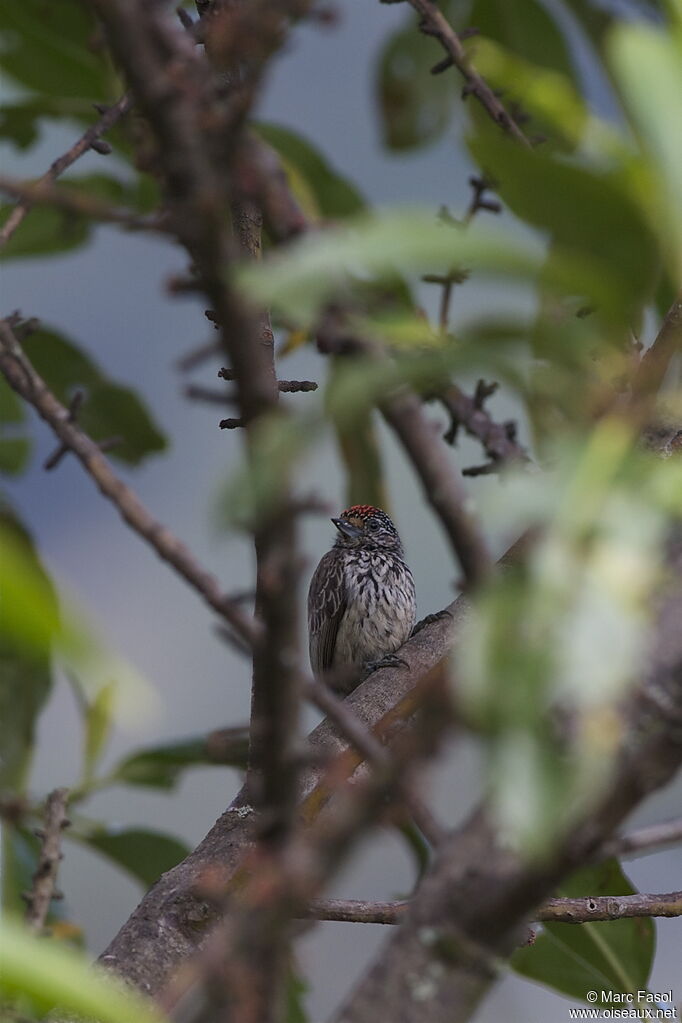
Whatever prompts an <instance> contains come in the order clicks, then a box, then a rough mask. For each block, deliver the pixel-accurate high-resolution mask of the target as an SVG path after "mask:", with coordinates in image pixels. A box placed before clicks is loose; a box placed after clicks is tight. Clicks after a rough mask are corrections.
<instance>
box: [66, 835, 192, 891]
mask: <svg viewBox="0 0 682 1023" xmlns="http://www.w3.org/2000/svg"><path fill="white" fill-rule="evenodd" d="M73 837H74V838H76V837H77V838H78V839H79V840H81V841H83V842H85V844H86V845H88V846H90V848H92V849H96V850H97V851H98V852H100V853H102V854H103V855H104V856H106V857H108V859H110V860H113V861H114V863H116V864H118V866H119V867H122V868H123V869H124V870H127V871H128V873H129V874H132V875H133V877H134V878H136V879H137V880H138V881H141V882H142V883H143V884H144V885H146V886H147V887H150V886H151V885H153V884H154V883H155V882H156V881H158V879H159V878H160V877H161V875H162V874H163V873H165V871H167V870H170V869H171V867H174V866H175V865H176V864H177V863H179V862H180V860H183V859H184V858H185V856H188V855H189V852H190V850H189V847H188V846H187V845H185V843H184V842H180V841H179V840H178V839H177V838H173V837H172V836H171V835H164V834H162V833H161V832H159V831H150V830H148V829H146V828H124V829H121V830H120V831H113V830H106V829H105V828H101V829H97V830H95V831H92V832H91V833H90V834H85V835H78V836H76V835H75V833H74V836H73Z"/></svg>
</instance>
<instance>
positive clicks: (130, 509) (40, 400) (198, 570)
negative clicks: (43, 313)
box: [0, 320, 258, 645]
mask: <svg viewBox="0 0 682 1023" xmlns="http://www.w3.org/2000/svg"><path fill="white" fill-rule="evenodd" d="M0 371H2V373H3V375H4V377H5V379H6V380H7V382H8V384H9V385H10V387H12V388H13V389H14V390H15V391H16V392H17V394H19V395H21V397H22V398H24V400H25V401H27V402H28V403H29V404H30V405H32V406H33V408H34V409H35V410H36V412H37V413H38V415H39V416H40V417H41V419H44V420H45V422H46V423H47V424H48V425H49V426H50V427H51V428H52V430H53V431H54V433H55V434H56V436H57V437H58V438H59V440H60V441H61V442H62V444H64V445H65V446H66V447H68V448H69V449H70V450H71V451H73V453H74V454H75V455H76V457H77V458H78V460H79V461H80V463H81V465H82V466H83V468H84V469H85V471H86V472H87V473H88V475H90V476H91V477H92V479H93V480H94V481H95V483H96V484H97V486H98V487H99V489H100V491H101V492H102V493H103V494H104V496H105V497H106V498H108V500H109V501H111V503H112V504H113V505H114V507H115V508H116V509H117V510H118V512H119V514H120V515H121V517H122V518H123V520H124V521H125V522H126V523H127V524H128V525H129V526H130V527H131V529H133V530H134V532H136V533H137V534H138V535H139V536H140V537H142V539H143V540H145V541H146V542H147V543H148V544H149V545H150V547H152V548H153V549H154V550H155V551H156V553H157V554H158V555H159V557H160V558H162V559H163V560H164V561H166V562H167V563H168V564H169V565H171V566H172V567H173V568H174V569H175V570H176V572H178V574H179V575H181V576H182V578H183V579H184V580H185V581H186V582H188V583H189V584H190V586H191V587H192V588H193V589H194V590H196V591H197V592H198V593H199V594H200V595H201V597H203V599H204V600H205V601H206V603H207V604H209V605H210V606H211V607H212V608H213V610H214V611H217V612H218V614H219V615H220V616H221V617H222V618H224V619H225V621H226V622H227V623H228V625H230V626H231V627H232V628H233V629H234V630H235V631H236V632H237V633H238V634H239V635H240V636H241V637H242V638H244V639H245V640H246V641H247V642H248V643H249V644H251V645H252V644H253V643H254V642H255V640H256V637H257V635H258V630H257V629H256V627H255V625H254V623H253V621H252V620H251V618H250V617H249V616H248V615H246V614H245V613H244V612H243V611H242V609H241V608H240V607H239V605H238V604H236V603H234V602H233V601H231V600H230V598H229V597H228V596H227V595H226V594H225V593H224V592H223V591H222V590H221V589H220V587H219V585H218V581H217V579H216V578H215V576H214V575H212V574H211V573H210V572H207V571H206V570H205V569H204V568H202V567H201V565H200V564H199V563H198V562H197V560H196V559H195V558H194V556H193V555H192V554H191V552H190V551H189V550H188V548H187V547H186V546H185V545H184V544H183V543H182V541H180V540H179V539H178V538H177V537H176V536H174V535H173V534H172V533H171V532H170V530H169V529H167V528H166V527H165V526H164V525H162V524H161V522H159V521H158V519H155V518H154V517H153V516H152V515H151V514H150V513H149V512H148V511H147V509H146V508H145V507H144V505H143V504H142V503H141V502H140V500H139V499H138V497H137V496H136V495H135V494H134V492H133V491H132V490H131V489H130V488H129V487H128V486H126V484H125V483H124V482H123V480H121V479H120V478H119V477H118V476H116V474H115V473H114V471H113V469H112V467H111V465H110V464H109V462H108V461H107V459H106V458H105V457H104V455H103V454H102V452H101V451H100V449H99V447H98V445H97V444H96V443H95V442H94V441H93V440H91V439H90V437H88V436H87V434H85V433H84V432H83V431H82V430H81V428H80V427H79V426H78V425H77V424H76V423H74V422H72V421H71V416H70V413H69V410H68V409H67V408H65V407H64V406H63V405H62V404H61V403H60V402H59V401H57V399H56V398H55V396H54V394H52V392H51V391H50V390H49V388H48V386H47V384H46V383H45V381H44V380H43V379H42V377H40V376H39V375H38V374H37V373H36V371H35V370H34V368H33V366H32V365H31V363H30V362H29V360H28V358H27V357H26V355H25V353H24V351H23V349H22V347H21V345H20V344H19V341H18V340H17V338H16V336H15V334H14V331H13V327H12V324H11V323H10V322H9V321H7V320H0Z"/></svg>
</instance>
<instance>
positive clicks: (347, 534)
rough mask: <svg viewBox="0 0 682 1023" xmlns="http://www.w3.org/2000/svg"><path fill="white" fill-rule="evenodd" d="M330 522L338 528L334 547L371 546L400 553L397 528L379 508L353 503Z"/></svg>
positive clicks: (400, 545) (400, 547)
mask: <svg viewBox="0 0 682 1023" xmlns="http://www.w3.org/2000/svg"><path fill="white" fill-rule="evenodd" d="M332 522H333V523H334V525H335V526H336V528H337V530H338V536H337V538H336V543H335V546H336V547H351V548H352V547H355V548H357V547H371V548H375V549H376V548H379V549H383V550H389V551H397V552H398V553H402V549H403V548H402V544H401V542H400V537H399V536H398V530H397V529H396V528H395V526H394V525H393V523H392V521H391V519H390V518H389V517H388V515H387V514H386V512H385V511H382V510H381V508H373V507H372V505H371V504H354V505H353V507H352V508H347V509H346V511H344V512H341V515H340V516H339V517H338V519H332Z"/></svg>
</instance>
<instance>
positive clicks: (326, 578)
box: [308, 550, 347, 675]
mask: <svg viewBox="0 0 682 1023" xmlns="http://www.w3.org/2000/svg"><path fill="white" fill-rule="evenodd" d="M346 601H347V595H346V583H345V579H344V573H343V560H342V558H341V557H340V556H339V552H338V551H336V550H331V551H327V553H326V554H325V555H324V557H323V558H322V560H321V561H320V563H319V565H318V566H317V568H316V569H315V574H314V575H313V578H312V580H311V582H310V589H309V591H308V639H309V647H310V664H311V667H312V669H313V671H314V673H315V674H316V675H320V674H322V673H323V672H325V671H329V669H330V668H331V667H332V661H333V658H334V648H335V646H336V637H337V635H338V631H339V625H340V623H341V619H342V618H343V615H344V612H345V610H346Z"/></svg>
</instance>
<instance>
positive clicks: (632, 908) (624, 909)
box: [535, 892, 682, 924]
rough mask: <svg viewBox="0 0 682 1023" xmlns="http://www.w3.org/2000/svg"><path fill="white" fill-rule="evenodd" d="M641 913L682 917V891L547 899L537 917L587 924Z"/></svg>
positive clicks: (546, 921)
mask: <svg viewBox="0 0 682 1023" xmlns="http://www.w3.org/2000/svg"><path fill="white" fill-rule="evenodd" d="M638 916H669V917H671V916H682V892H666V893H665V894H662V895H639V894H637V895H598V896H597V895H595V896H592V895H588V896H585V897H584V898H580V899H548V900H547V902H545V903H544V904H543V905H542V906H541V907H540V909H539V910H538V912H537V913H536V914H535V919H536V920H538V921H539V922H540V923H550V922H553V923H562V924H585V923H590V922H592V921H593V920H625V919H627V918H630V917H638Z"/></svg>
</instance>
